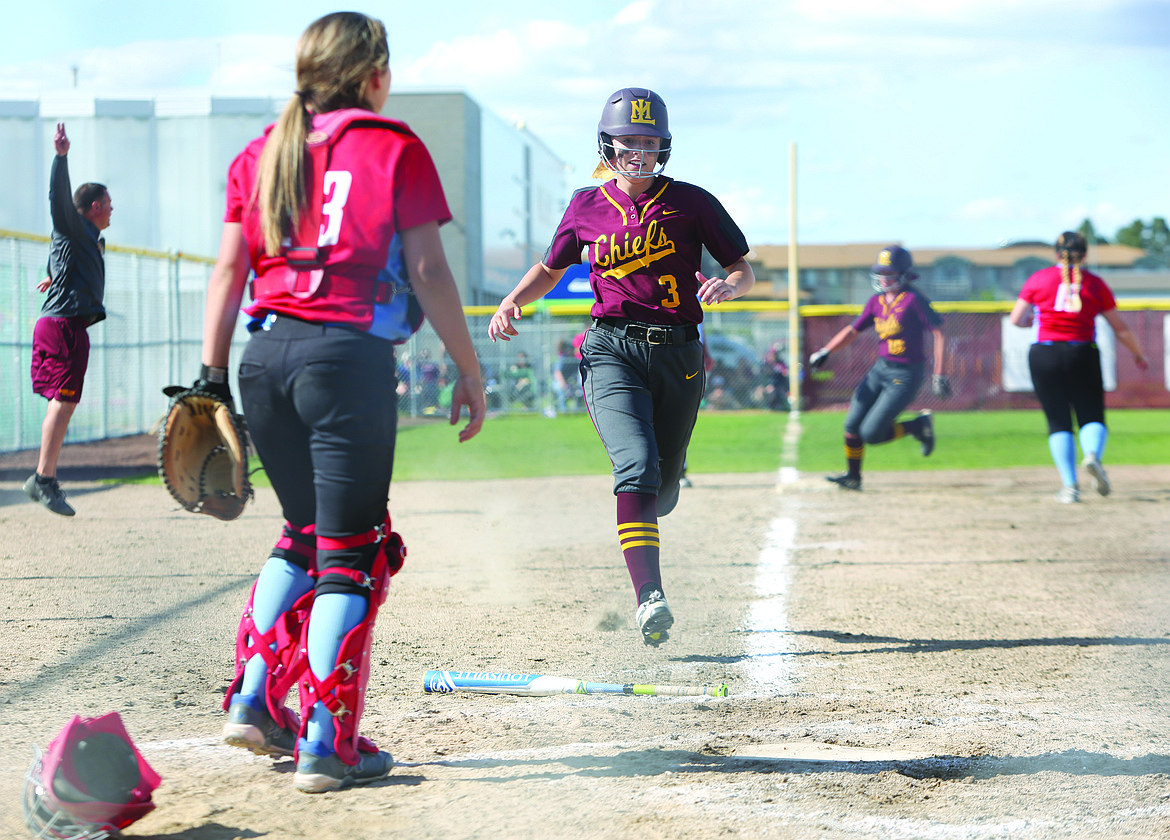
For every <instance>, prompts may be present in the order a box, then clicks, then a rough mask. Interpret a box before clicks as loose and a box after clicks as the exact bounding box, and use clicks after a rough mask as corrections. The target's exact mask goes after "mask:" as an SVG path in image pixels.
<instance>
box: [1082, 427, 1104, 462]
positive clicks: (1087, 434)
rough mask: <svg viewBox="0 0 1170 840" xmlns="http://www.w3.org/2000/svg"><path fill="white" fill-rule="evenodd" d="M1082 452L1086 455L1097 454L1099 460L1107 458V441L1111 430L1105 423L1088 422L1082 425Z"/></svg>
mask: <svg viewBox="0 0 1170 840" xmlns="http://www.w3.org/2000/svg"><path fill="white" fill-rule="evenodd" d="M1080 436H1081V452H1083V453H1084V454H1085V456H1086V457H1088V456H1089V455H1096V456H1097V460H1098V461H1101V460H1104V458H1105V441H1107V440H1108V439H1109V430H1108V429H1106V428H1105V424H1104V423H1086V424H1085V425H1083V426H1081V435H1080Z"/></svg>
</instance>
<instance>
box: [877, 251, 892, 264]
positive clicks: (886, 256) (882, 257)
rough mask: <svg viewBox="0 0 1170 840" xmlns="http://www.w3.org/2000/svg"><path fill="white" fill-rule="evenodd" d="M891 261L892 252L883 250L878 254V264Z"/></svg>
mask: <svg viewBox="0 0 1170 840" xmlns="http://www.w3.org/2000/svg"><path fill="white" fill-rule="evenodd" d="M890 262H891V258H890V252H889V251H882V252H881V253H880V254H878V265H889V264H890Z"/></svg>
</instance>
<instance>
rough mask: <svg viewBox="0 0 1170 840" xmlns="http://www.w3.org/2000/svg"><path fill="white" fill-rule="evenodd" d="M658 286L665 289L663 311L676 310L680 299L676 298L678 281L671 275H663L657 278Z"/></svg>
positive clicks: (680, 301)
mask: <svg viewBox="0 0 1170 840" xmlns="http://www.w3.org/2000/svg"><path fill="white" fill-rule="evenodd" d="M658 283H659V285H662V286H665V287H666V299H665V300H664V301H662V307H663V308H664V309H678V305H679V304H680V303H682V299H681V298H680V297H679V296H678V280H677V279H675V276H674V275H673V274H663V275H662V276H661V277H659V278H658Z"/></svg>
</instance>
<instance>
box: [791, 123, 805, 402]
mask: <svg viewBox="0 0 1170 840" xmlns="http://www.w3.org/2000/svg"><path fill="white" fill-rule="evenodd" d="M800 343H801V342H800V262H799V260H798V258H797V251H796V143H795V142H793V143H792V144H791V146H790V147H789V150H788V403H789V405H791V406H792V410H793V411H800V408H801V403H800V391H801V381H800V380H801V371H802V369H803V363H802V359H801V353H800Z"/></svg>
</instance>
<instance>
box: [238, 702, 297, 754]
mask: <svg viewBox="0 0 1170 840" xmlns="http://www.w3.org/2000/svg"><path fill="white" fill-rule="evenodd" d="M223 742H224V743H225V744H228V745H230V746H233V747H243V748H244V749H246V750H251V751H252V752H254V753H255V754H256V755H292V754H293V748H294V747H295V746H296V743H297V733H296V732H293V731H292V730H290V729H285V728H284V727H283V726H281V725H280V724H278V723H277V722H276V721H274V720H273V719H272V715H270V714H268V711H267V710H266V709H254V708H252V707H251V706H249V705H248V704H247V703H232V704H231V706H229V707H228V719H227V723H225V724H224V725H223Z"/></svg>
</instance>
